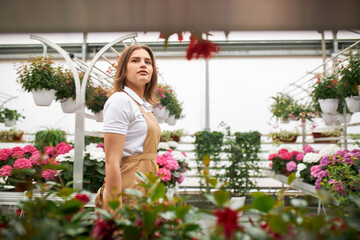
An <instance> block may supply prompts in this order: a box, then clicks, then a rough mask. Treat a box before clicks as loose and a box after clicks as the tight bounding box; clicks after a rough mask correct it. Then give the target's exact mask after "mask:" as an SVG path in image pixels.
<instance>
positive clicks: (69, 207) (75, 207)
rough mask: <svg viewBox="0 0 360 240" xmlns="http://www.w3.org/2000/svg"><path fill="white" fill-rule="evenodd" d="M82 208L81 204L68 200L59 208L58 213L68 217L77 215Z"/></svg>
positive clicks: (77, 201) (74, 200)
mask: <svg viewBox="0 0 360 240" xmlns="http://www.w3.org/2000/svg"><path fill="white" fill-rule="evenodd" d="M82 207H83V203H82V202H81V201H79V200H76V199H70V200H67V201H65V202H64V203H63V204H62V205H60V206H59V211H60V212H61V213H62V214H64V215H70V214H75V213H77V212H78V211H79V210H80V209H81V208H82Z"/></svg>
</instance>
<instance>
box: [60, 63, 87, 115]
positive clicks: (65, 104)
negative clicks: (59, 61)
mask: <svg viewBox="0 0 360 240" xmlns="http://www.w3.org/2000/svg"><path fill="white" fill-rule="evenodd" d="M58 72H59V83H58V88H57V91H56V94H55V100H56V101H60V102H61V108H62V110H63V112H64V113H74V112H75V111H76V102H75V99H76V88H75V79H74V75H73V73H72V71H70V70H68V69H65V70H64V71H58ZM79 77H80V79H82V78H83V77H84V73H83V72H80V73H79Z"/></svg>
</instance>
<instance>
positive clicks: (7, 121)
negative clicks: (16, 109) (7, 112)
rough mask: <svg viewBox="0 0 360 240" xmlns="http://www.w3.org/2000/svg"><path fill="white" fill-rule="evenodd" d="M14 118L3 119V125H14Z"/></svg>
mask: <svg viewBox="0 0 360 240" xmlns="http://www.w3.org/2000/svg"><path fill="white" fill-rule="evenodd" d="M15 122H16V121H15V119H12V120H9V119H7V118H5V119H4V124H5V127H12V126H14V125H15Z"/></svg>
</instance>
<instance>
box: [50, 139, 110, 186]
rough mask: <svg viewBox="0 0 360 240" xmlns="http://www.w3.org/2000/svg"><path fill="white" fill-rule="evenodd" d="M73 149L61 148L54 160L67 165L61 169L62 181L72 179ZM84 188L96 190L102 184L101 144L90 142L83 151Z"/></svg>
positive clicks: (102, 157) (102, 149)
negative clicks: (63, 169)
mask: <svg viewBox="0 0 360 240" xmlns="http://www.w3.org/2000/svg"><path fill="white" fill-rule="evenodd" d="M74 158H75V156H74V149H72V148H71V149H70V148H66V147H64V148H62V153H61V154H58V155H57V156H56V161H58V162H60V163H61V164H63V165H67V166H68V169H67V170H65V171H63V178H64V181H65V182H66V183H67V182H71V181H73V167H74ZM83 171H84V189H85V190H88V191H90V192H96V191H97V190H98V189H99V188H100V187H101V185H102V184H103V181H104V177H105V152H104V147H103V145H102V144H97V143H90V144H89V145H87V146H86V147H85V151H84V170H83Z"/></svg>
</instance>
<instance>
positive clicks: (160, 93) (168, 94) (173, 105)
mask: <svg viewBox="0 0 360 240" xmlns="http://www.w3.org/2000/svg"><path fill="white" fill-rule="evenodd" d="M155 93H156V97H157V98H158V99H159V100H160V104H159V105H158V107H159V108H163V107H165V108H166V109H167V110H169V115H174V116H175V119H180V118H183V117H184V116H183V115H182V111H183V109H182V106H181V104H180V103H179V100H178V99H177V96H176V94H175V91H174V90H173V89H172V88H171V87H170V86H169V85H163V84H158V86H157V87H156V89H155Z"/></svg>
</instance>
